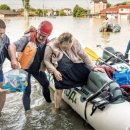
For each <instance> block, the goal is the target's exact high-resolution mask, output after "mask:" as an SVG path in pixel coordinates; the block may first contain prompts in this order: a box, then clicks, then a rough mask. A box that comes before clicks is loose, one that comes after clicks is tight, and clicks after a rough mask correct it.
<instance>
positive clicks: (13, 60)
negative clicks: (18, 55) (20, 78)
mask: <svg viewBox="0 0 130 130" xmlns="http://www.w3.org/2000/svg"><path fill="white" fill-rule="evenodd" d="M11 67H12V68H13V69H18V68H19V63H18V61H17V59H12V60H11Z"/></svg>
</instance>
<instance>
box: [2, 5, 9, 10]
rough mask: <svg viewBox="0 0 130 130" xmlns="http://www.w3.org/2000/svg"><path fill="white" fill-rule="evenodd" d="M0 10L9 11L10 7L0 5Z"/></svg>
mask: <svg viewBox="0 0 130 130" xmlns="http://www.w3.org/2000/svg"><path fill="white" fill-rule="evenodd" d="M0 10H10V7H9V6H8V5H6V4H1V5H0Z"/></svg>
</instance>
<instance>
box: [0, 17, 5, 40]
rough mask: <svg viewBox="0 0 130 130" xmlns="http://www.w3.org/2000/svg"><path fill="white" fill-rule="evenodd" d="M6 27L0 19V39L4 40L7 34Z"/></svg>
mask: <svg viewBox="0 0 130 130" xmlns="http://www.w3.org/2000/svg"><path fill="white" fill-rule="evenodd" d="M5 29H6V25H5V22H4V21H3V20H1V19H0V38H2V37H3V36H4V34H5Z"/></svg>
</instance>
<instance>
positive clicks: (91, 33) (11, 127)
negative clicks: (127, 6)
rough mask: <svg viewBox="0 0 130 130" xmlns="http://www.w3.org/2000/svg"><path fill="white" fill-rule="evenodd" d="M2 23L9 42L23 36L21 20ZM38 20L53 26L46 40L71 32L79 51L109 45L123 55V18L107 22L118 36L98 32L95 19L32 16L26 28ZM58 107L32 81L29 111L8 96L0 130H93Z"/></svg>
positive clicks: (126, 28) (129, 27)
mask: <svg viewBox="0 0 130 130" xmlns="http://www.w3.org/2000/svg"><path fill="white" fill-rule="evenodd" d="M4 20H5V22H6V25H7V30H6V32H7V34H8V36H9V37H10V39H11V42H13V41H15V40H17V39H18V38H19V37H21V36H22V35H23V33H24V30H25V24H24V19H23V18H20V17H18V18H6V19H4ZM42 20H49V21H51V22H52V24H53V26H54V31H53V32H52V36H50V38H53V37H57V36H58V35H59V34H61V33H62V32H66V31H67V32H71V33H72V34H73V35H74V36H75V37H76V38H77V39H78V40H79V41H80V43H81V45H82V47H83V48H84V47H89V48H91V49H93V50H94V51H95V52H97V53H98V54H100V53H101V52H102V50H101V49H100V48H97V47H96V46H97V45H99V44H100V45H102V47H106V46H112V47H113V48H114V49H116V50H117V51H121V52H123V53H124V51H125V49H126V45H127V42H128V40H129V38H130V35H129V32H130V23H129V21H128V20H126V19H118V20H117V19H110V22H112V23H114V24H115V23H118V24H119V25H120V26H121V32H119V33H100V32H99V28H100V26H101V22H102V19H99V18H73V17H56V18H51V17H50V18H44V17H34V18H30V25H33V26H35V27H37V26H38V24H39V23H40V22H41V21H42ZM9 69H10V63H9V61H6V62H5V64H4V72H6V71H8V70H9ZM52 95H53V94H52ZM52 98H53V96H52ZM62 105H63V108H64V109H63V110H61V111H59V112H56V111H55V110H54V109H53V104H48V103H46V102H45V100H44V98H43V97H42V94H41V87H40V85H39V84H38V83H37V81H35V80H34V79H33V78H32V93H31V110H30V111H28V112H26V113H25V112H24V109H23V105H22V93H12V94H8V95H7V100H6V104H5V106H4V109H3V113H2V117H0V130H93V129H92V128H91V127H90V126H89V125H88V124H87V123H85V121H84V120H83V119H81V118H80V116H79V115H78V114H76V113H75V112H74V111H73V110H72V109H71V108H70V107H69V106H67V104H65V103H64V102H63V104H62Z"/></svg>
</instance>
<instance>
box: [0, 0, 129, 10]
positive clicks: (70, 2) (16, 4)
mask: <svg viewBox="0 0 130 130" xmlns="http://www.w3.org/2000/svg"><path fill="white" fill-rule="evenodd" d="M90 1H91V0H30V5H31V6H32V7H33V8H43V7H44V8H64V7H65V8H73V7H74V6H75V5H76V4H78V5H80V6H81V7H84V8H86V7H89V6H90ZM107 1H108V2H109V3H111V4H113V5H115V4H117V3H120V2H124V1H129V0H107ZM0 4H7V5H9V6H10V7H11V9H17V8H22V0H0Z"/></svg>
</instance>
